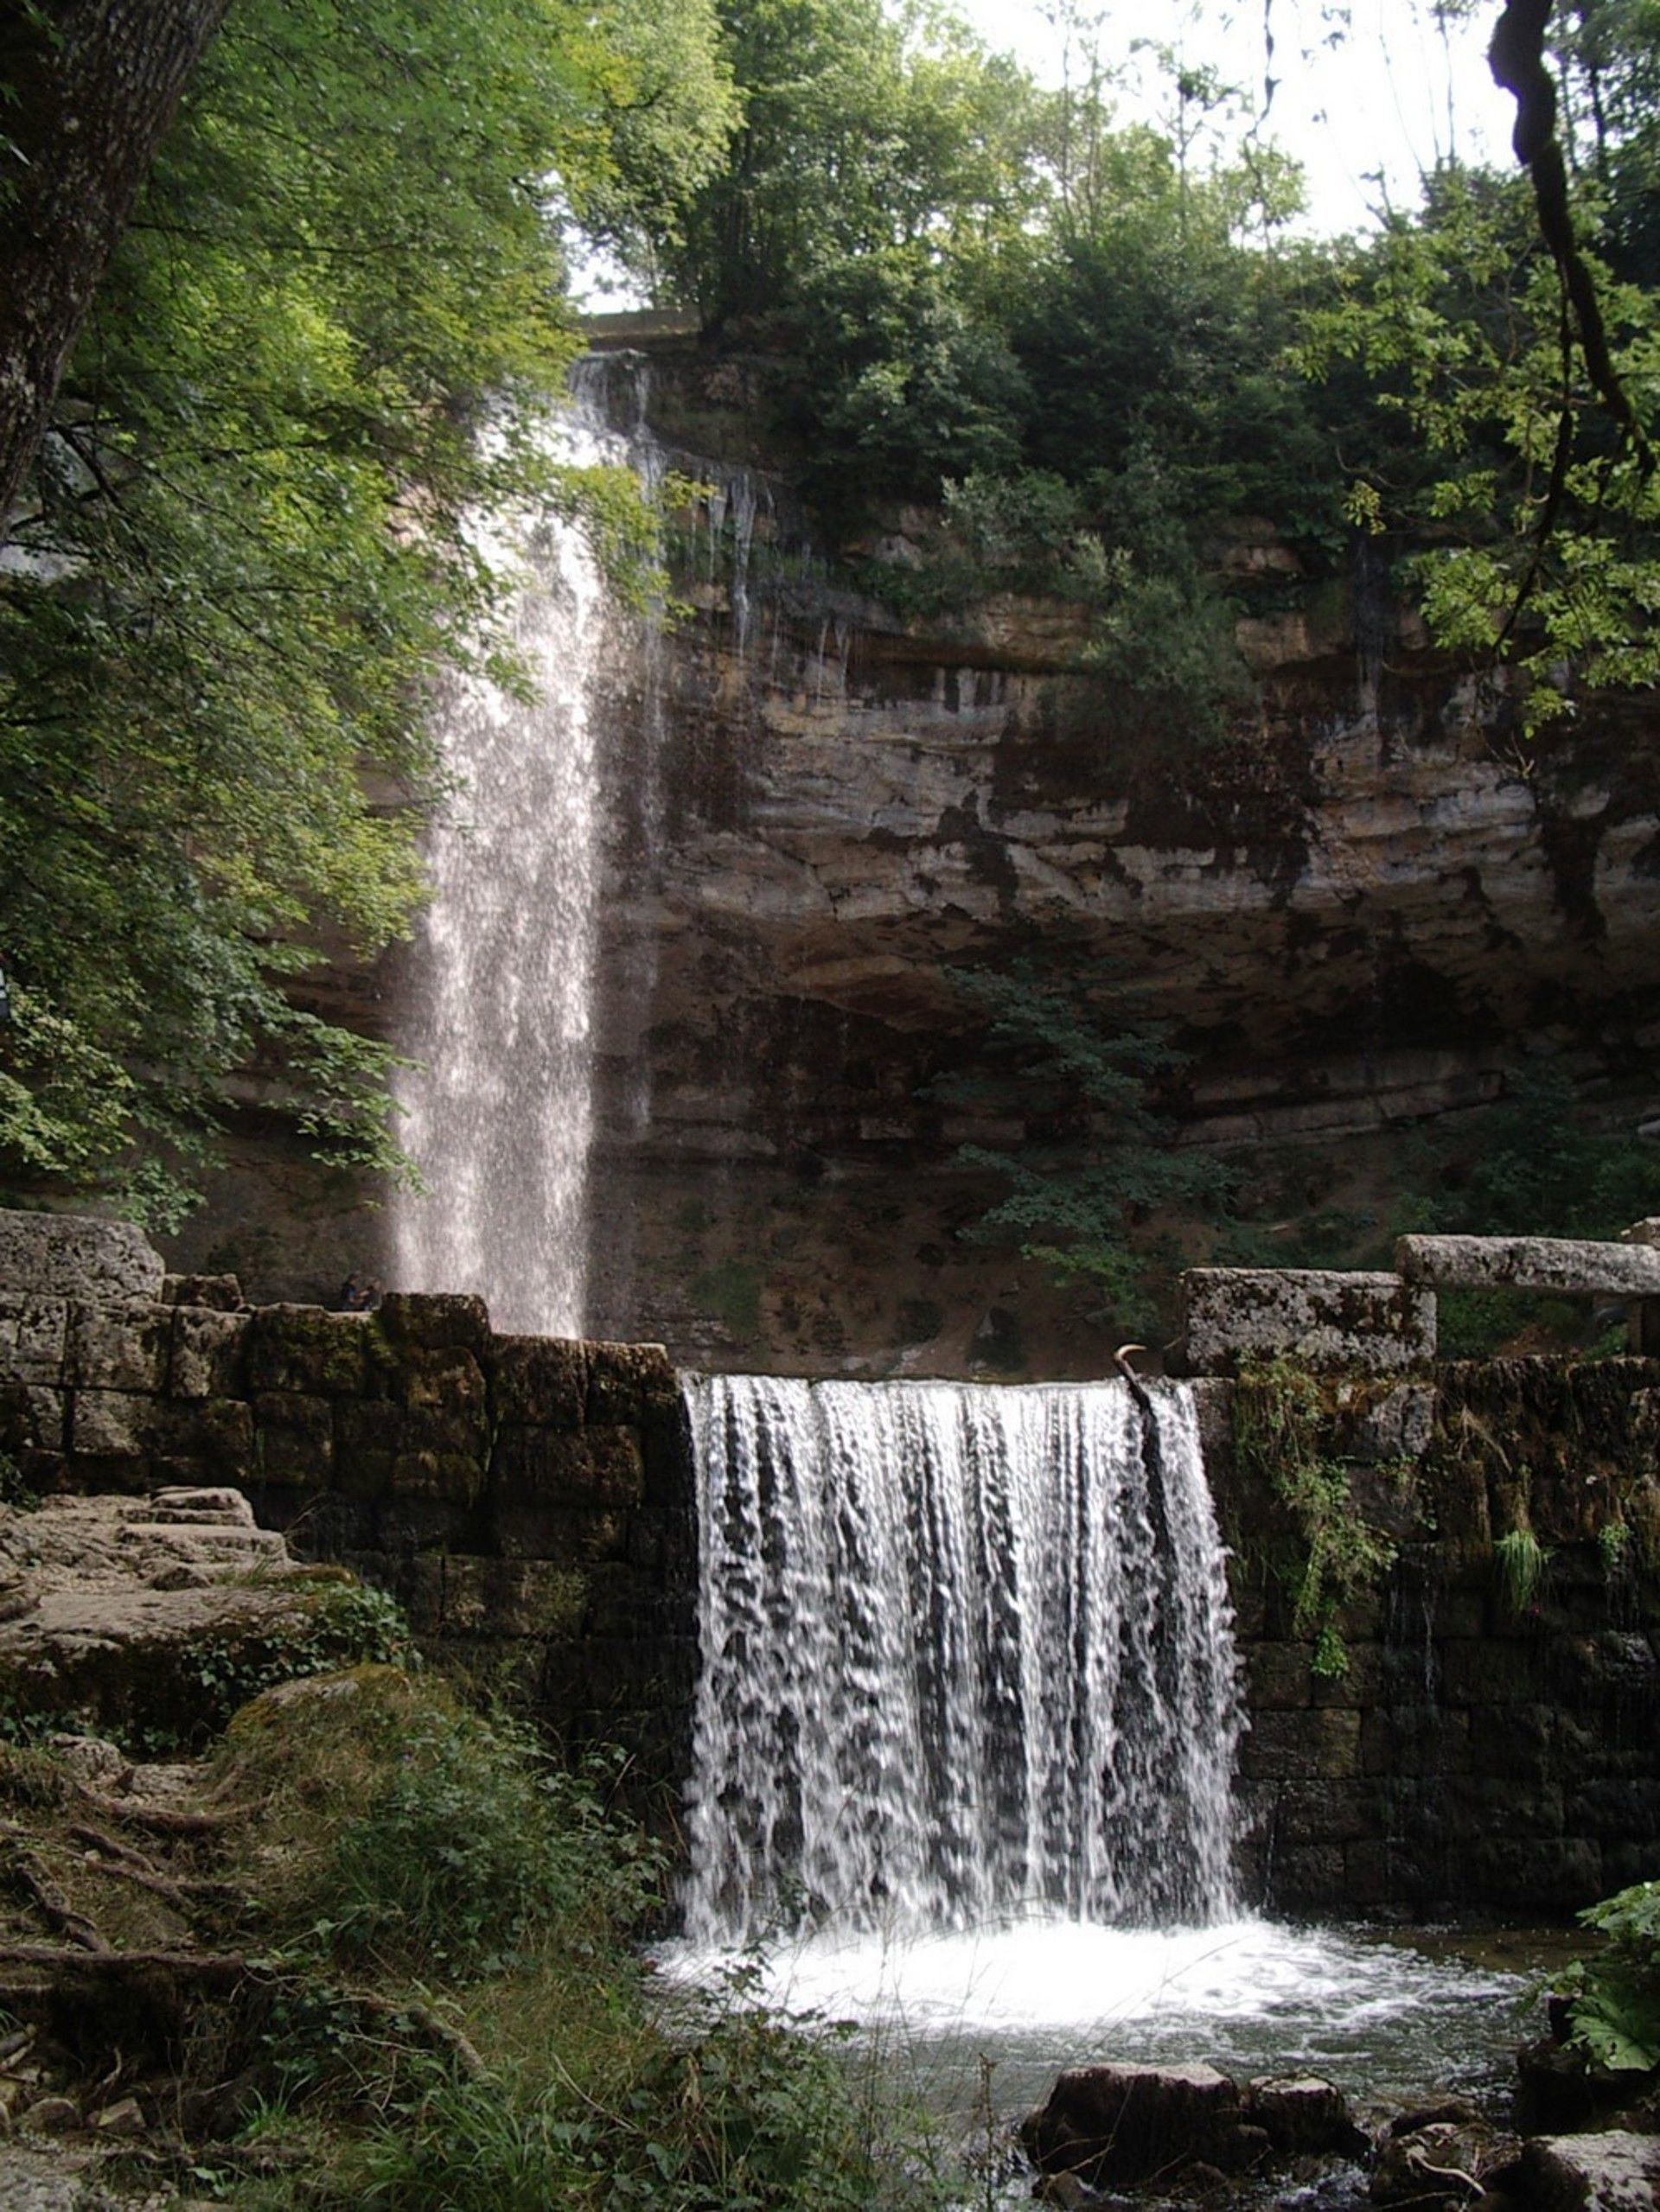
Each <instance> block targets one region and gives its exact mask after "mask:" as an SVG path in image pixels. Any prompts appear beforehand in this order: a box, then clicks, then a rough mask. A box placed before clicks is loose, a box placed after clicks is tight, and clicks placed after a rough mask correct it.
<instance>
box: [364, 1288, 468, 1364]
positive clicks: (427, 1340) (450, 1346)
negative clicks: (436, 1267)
mask: <svg viewBox="0 0 1660 2212" xmlns="http://www.w3.org/2000/svg"><path fill="white" fill-rule="evenodd" d="M373 1320H374V1329H375V1332H376V1334H377V1335H380V1337H382V1338H383V1339H384V1340H385V1342H386V1344H387V1346H388V1347H389V1348H391V1350H392V1353H393V1357H394V1359H396V1358H398V1357H399V1356H400V1355H402V1354H403V1353H404V1352H405V1351H407V1350H409V1349H410V1348H419V1349H421V1350H425V1351H462V1352H470V1353H472V1354H473V1355H474V1357H475V1358H476V1359H478V1360H480V1361H482V1359H483V1358H484V1357H485V1355H486V1354H487V1352H488V1348H489V1343H490V1310H489V1308H488V1306H487V1305H486V1304H485V1303H484V1301H483V1299H482V1298H478V1297H470V1296H468V1295H465V1294H463V1293H459V1292H450V1291H436V1292H435V1291H387V1293H386V1296H385V1297H383V1298H382V1299H381V1301H380V1304H379V1305H378V1306H377V1307H376V1308H375V1310H374V1316H373Z"/></svg>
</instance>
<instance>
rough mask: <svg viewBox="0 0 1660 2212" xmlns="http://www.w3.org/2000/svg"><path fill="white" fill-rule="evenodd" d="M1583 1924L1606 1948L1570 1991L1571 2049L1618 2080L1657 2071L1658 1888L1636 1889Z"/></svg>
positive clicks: (1599, 1907)
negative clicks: (1574, 2047) (1628, 2074)
mask: <svg viewBox="0 0 1660 2212" xmlns="http://www.w3.org/2000/svg"><path fill="white" fill-rule="evenodd" d="M1580 1919H1581V1920H1582V1921H1583V1922H1585V1923H1586V1925H1587V1928H1595V1929H1596V1930H1597V1932H1598V1933H1599V1935H1602V1936H1604V1937H1605V1938H1606V1947H1605V1948H1604V1949H1603V1950H1601V1951H1599V1953H1598V1954H1596V1956H1595V1957H1594V1958H1591V1959H1584V1960H1580V1961H1579V1962H1578V1963H1577V1964H1576V1965H1575V1966H1574V1968H1573V1969H1572V1971H1571V1973H1570V1975H1569V1978H1568V1980H1567V1985H1566V1987H1567V1992H1568V1993H1569V1994H1570V1995H1571V1996H1572V1998H1573V2005H1572V2008H1571V2012H1570V2018H1571V2020H1572V2022H1573V2041H1574V2043H1575V2044H1577V2045H1578V2047H1579V2049H1581V2050H1582V2051H1583V2052H1584V2053H1585V2055H1586V2056H1587V2058H1588V2059H1589V2060H1590V2061H1591V2062H1592V2063H1593V2065H1597V2066H1606V2067H1608V2068H1610V2069H1612V2070H1613V2071H1614V2072H1617V2073H1625V2072H1633V2073H1635V2072H1639V2071H1646V2070H1647V2069H1650V2068H1652V2067H1660V1882H1638V1884H1635V1886H1634V1887H1632V1888H1631V1889H1629V1890H1621V1891H1620V1892H1619V1894H1618V1896H1613V1897H1606V1898H1604V1900H1603V1901H1602V1903H1600V1904H1595V1905H1592V1906H1590V1907H1589V1908H1588V1909H1587V1910H1586V1911H1584V1912H1582V1913H1581V1914H1580Z"/></svg>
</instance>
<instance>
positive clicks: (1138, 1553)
mask: <svg viewBox="0 0 1660 2212" xmlns="http://www.w3.org/2000/svg"><path fill="white" fill-rule="evenodd" d="M686 1398H687V1404H688V1410H689V1413H690V1417H691V1422H692V1429H693V1439H694V1444H695V1450H696V1457H697V1466H698V1486H699V1516H700V1525H701V1542H702V1565H701V1578H700V1586H701V1597H700V1609H701V1611H700V1622H699V1628H700V1634H701V1640H702V1651H703V1669H702V1676H701V1680H700V1683H699V1692H698V1701H697V1708H696V1717H695V1724H694V1753H693V1782H692V1789H691V1810H690V1839H689V1840H690V1871H689V1874H688V1877H687V1884H686V1936H687V1939H688V1941H690V1942H692V1943H693V1944H704V1945H732V1944H742V1943H745V1942H748V1941H752V1940H754V1939H756V1938H757V1937H759V1936H760V1935H763V1933H766V1932H768V1931H774V1930H777V1929H779V1928H790V1927H795V1928H806V1927H809V1926H810V1927H820V1928H834V1929H837V1930H840V1931H855V1930H859V1929H868V1928H883V1929H889V1930H894V1931H897V1932H902V1933H910V1932H922V1931H924V1930H928V1929H948V1928H972V1927H980V1926H985V1925H987V1924H993V1923H997V1922H1006V1921H1009V1920H1011V1919H1014V1918H1017V1917H1019V1916H1024V1915H1031V1916H1043V1917H1047V1918H1054V1919H1059V1918H1065V1919H1068V1920H1072V1921H1093V1922H1133V1923H1142V1924H1146V1923H1158V1924H1170V1923H1175V1922H1188V1923H1192V1922H1210V1921H1215V1920H1219V1919H1223V1918H1225V1917H1227V1916H1229V1914H1230V1913H1231V1911H1232V1910H1233V1896H1232V1890H1231V1885H1230V1881H1229V1842H1230V1826H1231V1811H1230V1801H1231V1798H1230V1793H1231V1781H1232V1775H1233V1767H1234V1757H1235V1747H1236V1744H1237V1740H1238V1736H1239V1731H1240V1725H1241V1723H1240V1716H1239V1707H1238V1700H1237V1695H1236V1685H1235V1657H1234V1650H1233V1643H1232V1637H1231V1615H1230V1611H1229V1602H1228V1594H1227V1584H1226V1578H1225V1575H1224V1571H1223V1549H1222V1546H1221V1543H1220V1541H1219V1539H1218V1537H1217V1534H1216V1520H1215V1516H1214V1514H1213V1512H1212V1509H1211V1504H1210V1493H1209V1491H1208V1489H1207V1487H1206V1484H1205V1479H1204V1470H1203V1463H1202V1460H1201V1456H1200V1450H1199V1440H1198V1430H1197V1417H1196V1413H1195V1409H1194V1405H1193V1400H1192V1396H1191V1392H1190V1391H1188V1390H1187V1389H1186V1388H1185V1387H1184V1386H1181V1385H1178V1384H1168V1383H1151V1384H1147V1385H1146V1386H1142V1385H1134V1386H1132V1385H1130V1384H1128V1383H1125V1382H1108V1383H1098V1384H1089V1385H1062V1384H1056V1385H1043V1386H1031V1387H1021V1388H1006V1389H999V1388H992V1387H987V1386H982V1385H977V1384H958V1383H948V1382H926V1383H923V1382H916V1383H879V1384H872V1383H852V1382H820V1383H808V1382H801V1381H789V1380H776V1379H764V1378H744V1377H734V1376H707V1377H701V1378H696V1379H692V1380H688V1381H687V1383H686Z"/></svg>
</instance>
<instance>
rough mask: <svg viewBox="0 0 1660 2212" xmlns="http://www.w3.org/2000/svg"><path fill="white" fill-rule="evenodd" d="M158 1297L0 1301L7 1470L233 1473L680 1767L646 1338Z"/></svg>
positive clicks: (216, 1477) (133, 1477)
mask: <svg viewBox="0 0 1660 2212" xmlns="http://www.w3.org/2000/svg"><path fill="white" fill-rule="evenodd" d="M166 1292H167V1295H166V1297H164V1298H163V1299H123V1300H121V1301H120V1302H119V1303H104V1302H101V1301H98V1302H95V1301H94V1300H93V1299H90V1298H86V1297H63V1296H54V1295H52V1294H51V1293H50V1292H49V1291H34V1290H25V1291H18V1292H10V1293H7V1292H0V1453H3V1454H5V1455H6V1457H7V1458H8V1459H10V1462H11V1463H12V1465H13V1466H14V1467H15V1469H16V1476H17V1478H18V1479H20V1480H21V1482H22V1483H23V1484H25V1485H27V1486H28V1487H29V1488H33V1489H35V1490H39V1491H54V1490H80V1491H93V1490H99V1491H106V1490H114V1491H124V1490H125V1491H144V1490H150V1489H156V1488H164V1487H167V1486H169V1485H175V1484H179V1483H195V1482H211V1483H234V1484H235V1485H236V1486H237V1487H239V1488H242V1489H245V1490H246V1492H247V1494H248V1495H249V1497H250V1499H251V1500H252V1502H253V1505H254V1508H255V1511H256V1512H257V1514H259V1519H260V1520H261V1521H262V1523H264V1524H265V1526H267V1527H276V1528H280V1529H283V1530H285V1531H286V1532H287V1533H288V1534H289V1536H290V1539H291V1542H292V1544H293V1546H294V1548H295V1550H296V1551H297V1552H298V1553H299V1554H300V1555H301V1556H303V1557H309V1558H322V1559H343V1560H345V1561H347V1562H348V1564H349V1565H352V1566H354V1568H356V1569H357V1570H358V1571H359V1572H360V1573H361V1574H363V1575H364V1576H365V1577H366V1578H368V1579H369V1580H371V1581H373V1582H375V1583H378V1584H380V1585H382V1586H383V1587H385V1588H386V1589H388V1590H392V1591H393V1593H394V1594H395V1595H396V1596H397V1597H398V1598H399V1600H400V1601H401V1603H403V1604H404V1605H405V1608H406V1610H408V1612H409V1615H410V1617H411V1620H412V1623H413V1625H414V1627H415V1629H416V1631H417V1633H418V1635H420V1636H421V1637H422V1638H423V1639H424V1640H425V1641H427V1642H429V1643H431V1644H432V1645H435V1646H437V1648H440V1649H441V1650H443V1652H444V1654H445V1655H446V1657H447V1658H449V1659H450V1660H451V1661H459V1662H461V1663H463V1664H465V1665H469V1666H471V1667H475V1668H476V1669H477V1671H478V1672H479V1673H481V1674H482V1675H483V1676H485V1677H486V1678H488V1679H490V1680H497V1681H500V1682H501V1683H502V1684H503V1686H506V1685H507V1684H508V1683H511V1684H512V1685H513V1686H515V1687H517V1688H519V1689H521V1690H524V1691H527V1692H529V1694H530V1695H531V1696H532V1697H533V1698H534V1699H535V1700H536V1702H537V1703H538V1705H539V1706H540V1709H541V1711H542V1712H543V1713H544V1714H545V1716H546V1718H547V1719H548V1720H549V1722H550V1723H551V1724H553V1725H554V1726H556V1727H557V1728H559V1729H561V1730H565V1731H571V1732H573V1733H577V1734H588V1733H593V1732H601V1733H605V1734H610V1735H618V1734H620V1735H622V1736H623V1737H628V1738H629V1739H631V1740H633V1741H634V1742H635V1743H638V1744H640V1745H641V1746H642V1748H645V1749H647V1750H650V1751H652V1752H653V1753H654V1756H655V1757H656V1759H657V1760H658V1761H659V1762H660V1763H661V1768H662V1770H663V1771H664V1772H665V1773H666V1774H667V1775H670V1776H673V1777H675V1778H678V1776H679V1775H680V1774H681V1773H682V1772H683V1771H684V1764H685V1746H684V1741H683V1738H684V1732H685V1726H686V1716H687V1714H688V1712H689V1706H690V1698H691V1690H692V1685H693V1676H694V1672H695V1665H696V1622H695V1600H694V1589H693V1584H694V1573H695V1538H694V1532H693V1527H692V1525H691V1520H690V1508H691V1499H692V1485H691V1481H690V1476H689V1472H688V1469H689V1455H688V1452H687V1449H686V1440H685V1437H684V1433H683V1421H684V1416H683V1414H682V1412H681V1408H680V1393H679V1386H678V1384H677V1381H676V1379H675V1375H674V1370H673V1368H672V1367H670V1366H669V1363H668V1361H667V1356H666V1355H665V1354H664V1353H663V1351H662V1349H661V1347H658V1346H654V1345H615V1344H577V1343H563V1342H552V1341H549V1340H546V1339H544V1338H540V1337H521V1336H507V1335H496V1334H495V1333H494V1332H493V1331H492V1330H491V1329H490V1326H489V1323H488V1316H487V1314H486V1312H485V1309H484V1307H483V1305H482V1303H481V1302H480V1301H479V1300H477V1299H476V1298H465V1297H413V1296H406V1297H388V1298H386V1300H385V1301H384V1303H383V1304H382V1305H381V1306H380V1309H379V1310H377V1311H376V1312H374V1313H373V1314H341V1313H330V1312H327V1311H325V1310H322V1308H320V1307H316V1306H294V1305H289V1306H282V1305H278V1306H264V1307H258V1308H255V1309H253V1310H240V1309H239V1307H238V1306H237V1305H236V1304H233V1300H234V1298H235V1291H234V1286H233V1285H232V1284H226V1283H223V1282H201V1281H196V1282H179V1281H177V1280H169V1284H167V1286H166ZM204 1299H211V1300H212V1301H213V1302H212V1303H211V1304H208V1303H201V1301H202V1300H204Z"/></svg>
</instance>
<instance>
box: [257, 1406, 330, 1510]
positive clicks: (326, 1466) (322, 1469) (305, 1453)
mask: <svg viewBox="0 0 1660 2212" xmlns="http://www.w3.org/2000/svg"><path fill="white" fill-rule="evenodd" d="M252 1415H253V1433H254V1450H253V1463H254V1466H255V1468H256V1469H257V1470H258V1473H259V1479H260V1480H261V1481H262V1482H281V1483H287V1484H291V1485H297V1486H299V1487H302V1488H313V1489H326V1488H328V1485H329V1480H330V1478H331V1477H332V1476H333V1474H334V1469H335V1401H334V1400H333V1399H329V1398H306V1397H302V1396H301V1395H300V1393H298V1392H297V1391H290V1390H283V1391H262V1392H261V1393H260V1394H259V1396H258V1397H257V1398H256V1399H254V1401H253V1405H252Z"/></svg>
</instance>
